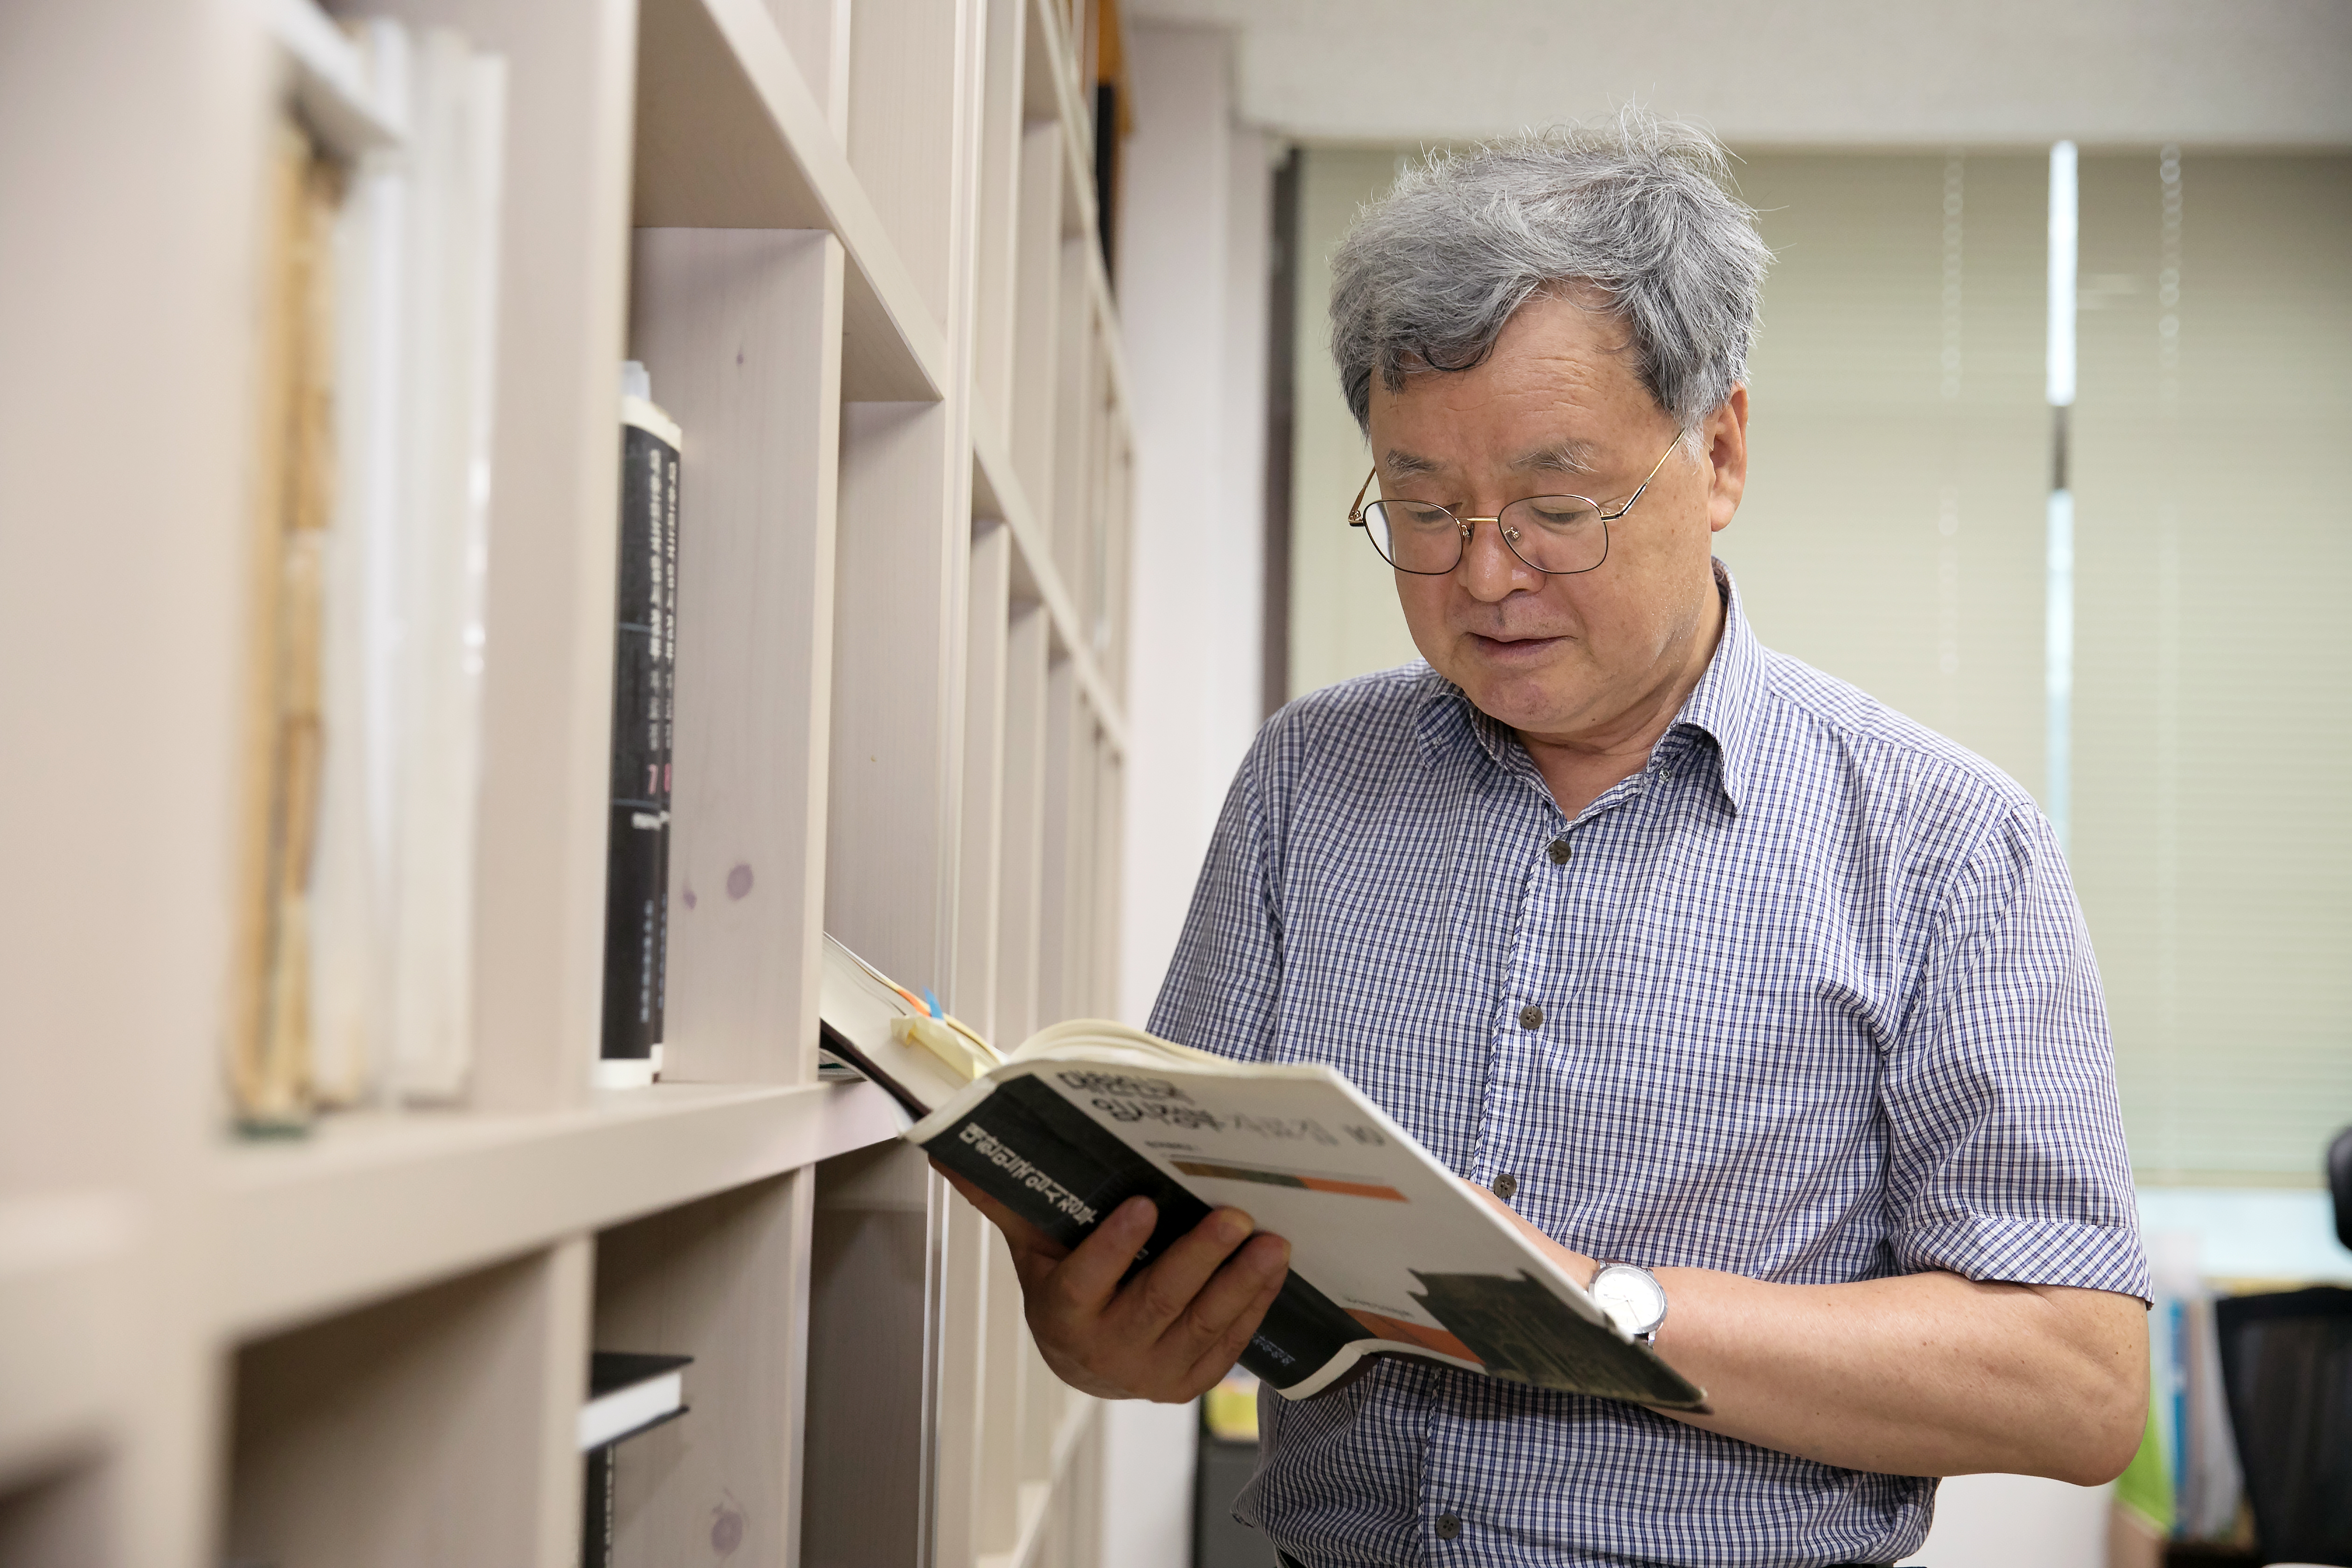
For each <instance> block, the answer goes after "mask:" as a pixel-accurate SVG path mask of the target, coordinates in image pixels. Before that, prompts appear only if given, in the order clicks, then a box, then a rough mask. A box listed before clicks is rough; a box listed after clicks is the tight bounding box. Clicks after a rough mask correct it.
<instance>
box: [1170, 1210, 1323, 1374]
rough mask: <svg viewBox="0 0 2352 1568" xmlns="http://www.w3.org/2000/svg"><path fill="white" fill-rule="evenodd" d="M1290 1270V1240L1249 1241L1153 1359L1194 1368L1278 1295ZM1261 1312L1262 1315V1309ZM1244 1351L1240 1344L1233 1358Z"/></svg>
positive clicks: (1205, 1288)
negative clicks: (1265, 1301)
mask: <svg viewBox="0 0 2352 1568" xmlns="http://www.w3.org/2000/svg"><path fill="white" fill-rule="evenodd" d="M1289 1272H1290V1244H1289V1243H1288V1242H1286V1241H1285V1240H1283V1239H1282V1237H1278V1236H1259V1237H1251V1239H1250V1241H1249V1243H1248V1244H1247V1245H1246V1246H1244V1247H1242V1249H1241V1250H1240V1251H1238V1252H1236V1253H1234V1255H1233V1257H1232V1258H1229V1259H1227V1260H1226V1262H1225V1265H1224V1267H1223V1268H1220V1269H1218V1270H1217V1272H1216V1273H1215V1274H1214V1275H1213V1276H1212V1277H1211V1278H1210V1279H1209V1282H1208V1283H1207V1284H1206V1285H1203V1286H1202V1288H1201V1289H1200V1290H1199V1291H1198V1292H1197V1293H1196V1294H1195V1295H1194V1296H1193V1298H1192V1303H1191V1305H1189V1306H1187V1307H1186V1308H1185V1309H1184V1311H1183V1313H1182V1314H1181V1316H1180V1317H1178V1318H1177V1320H1176V1321H1175V1322H1174V1323H1172V1324H1171V1325H1170V1326H1169V1329H1168V1331H1167V1332H1165V1333H1163V1334H1162V1335H1160V1341H1159V1343H1158V1344H1157V1345H1156V1346H1154V1347H1153V1348H1154V1352H1155V1356H1154V1359H1155V1360H1157V1361H1158V1362H1159V1363H1160V1365H1161V1366H1163V1367H1167V1368H1169V1369H1170V1370H1171V1371H1172V1370H1176V1369H1180V1368H1189V1367H1191V1366H1192V1364H1193V1363H1195V1362H1197V1361H1199V1360H1200V1359H1201V1358H1202V1356H1204V1355H1206V1354H1207V1353H1208V1352H1209V1351H1210V1349H1211V1348H1212V1347H1213V1346H1214V1345H1216V1344H1217V1343H1218V1342H1220V1341H1222V1340H1223V1339H1225V1338H1226V1337H1227V1336H1228V1335H1230V1334H1231V1333H1232V1331H1233V1328H1234V1323H1235V1322H1236V1321H1239V1320H1240V1319H1241V1318H1242V1317H1243V1316H1244V1314H1246V1313H1248V1312H1250V1311H1251V1310H1253V1309H1254V1308H1256V1307H1257V1302H1258V1299H1259V1298H1260V1297H1262V1296H1266V1295H1267V1292H1269V1291H1276V1292H1278V1291H1280V1290H1281V1289H1282V1281H1283V1278H1284V1276H1286V1275H1287V1274H1288V1273H1289ZM1268 1299H1269V1300H1270V1299H1271V1298H1270V1297H1269V1298H1268ZM1258 1311H1259V1315H1260V1316H1263V1315H1264V1310H1263V1309H1262V1308H1260V1309H1258ZM1253 1331H1254V1330H1253ZM1248 1342H1249V1339H1248V1335H1246V1334H1244V1336H1243V1338H1242V1344H1246V1343H1248ZM1240 1353H1241V1349H1240V1346H1239V1345H1236V1346H1235V1347H1234V1354H1235V1355H1239V1354H1240ZM1228 1364H1230V1363H1228ZM1219 1375H1220V1376H1222V1375H1223V1374H1222V1373H1220V1374H1219Z"/></svg>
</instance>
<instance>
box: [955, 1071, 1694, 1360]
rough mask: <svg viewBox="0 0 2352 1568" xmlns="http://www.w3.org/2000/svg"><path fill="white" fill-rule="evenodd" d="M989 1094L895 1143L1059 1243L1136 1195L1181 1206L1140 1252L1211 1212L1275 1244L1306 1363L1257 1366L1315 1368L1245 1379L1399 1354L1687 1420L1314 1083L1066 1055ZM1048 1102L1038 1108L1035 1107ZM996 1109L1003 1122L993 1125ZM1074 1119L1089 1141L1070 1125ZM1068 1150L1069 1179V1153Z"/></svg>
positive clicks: (1579, 1299)
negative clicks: (1287, 1262) (1046, 1203)
mask: <svg viewBox="0 0 2352 1568" xmlns="http://www.w3.org/2000/svg"><path fill="white" fill-rule="evenodd" d="M1145 1039H1146V1041H1147V1042H1148V1041H1149V1037H1145ZM988 1081H989V1082H990V1084H991V1085H992V1088H993V1092H992V1093H989V1094H987V1095H986V1096H985V1097H984V1098H974V1097H969V1096H967V1097H960V1098H959V1100H957V1101H956V1102H955V1103H953V1104H951V1105H950V1106H949V1107H947V1108H945V1109H943V1110H941V1111H940V1113H939V1114H938V1115H936V1116H934V1117H932V1118H929V1119H927V1120H926V1121H924V1122H923V1123H921V1124H919V1125H918V1127H917V1128H916V1129H915V1130H914V1131H913V1132H912V1133H910V1134H909V1136H910V1137H911V1138H913V1139H914V1140H915V1141H916V1142H922V1143H924V1144H925V1145H926V1147H928V1148H930V1149H931V1150H932V1152H933V1154H934V1157H935V1158H940V1159H941V1160H942V1162H943V1163H949V1164H950V1165H951V1166H955V1167H956V1168H959V1169H961V1168H962V1167H961V1165H960V1164H958V1162H957V1160H956V1159H951V1158H950V1157H949V1156H948V1155H947V1153H946V1152H944V1151H945V1150H946V1149H947V1148H948V1147H949V1145H950V1144H957V1143H960V1144H961V1147H959V1148H958V1149H957V1151H956V1152H957V1154H958V1155H959V1156H961V1157H962V1158H964V1159H967V1160H969V1159H971V1156H972V1155H973V1154H974V1153H975V1152H977V1153H978V1154H980V1155H981V1156H982V1157H983V1158H984V1160H985V1161H990V1162H993V1163H994V1164H993V1170H992V1173H1003V1172H1007V1171H1011V1172H1014V1173H1019V1174H1022V1175H1023V1176H1024V1179H1026V1180H1029V1181H1032V1182H1041V1183H1044V1184H1045V1186H1046V1187H1047V1188H1049V1189H1050V1191H1049V1192H1048V1193H1047V1194H1046V1195H1047V1196H1048V1198H1049V1199H1050V1200H1051V1201H1052V1202H1053V1203H1055V1204H1057V1205H1060V1208H1059V1212H1060V1215H1062V1217H1063V1219H1064V1221H1065V1223H1066V1226H1067V1228H1068V1229H1069V1230H1070V1232H1071V1238H1072V1239H1075V1238H1076V1237H1078V1236H1082V1235H1083V1234H1084V1233H1085V1232H1087V1231H1089V1230H1091V1229H1092V1228H1093V1226H1094V1225H1095V1224H1096V1223H1097V1222H1098V1221H1099V1219H1100V1217H1101V1215H1103V1214H1107V1213H1108V1210H1109V1208H1110V1207H1112V1206H1115V1205H1116V1204H1117V1203H1118V1202H1119V1201H1122V1200H1123V1199H1124V1198H1125V1197H1126V1196H1127V1195H1128V1194H1129V1192H1132V1191H1147V1192H1150V1193H1151V1194H1152V1195H1153V1196H1154V1197H1155V1199H1158V1200H1160V1201H1161V1204H1162V1207H1163V1209H1166V1208H1167V1207H1168V1206H1169V1205H1168V1204H1167V1202H1166V1200H1165V1199H1164V1198H1162V1197H1161V1194H1163V1193H1166V1192H1168V1191H1170V1190H1171V1189H1172V1190H1181V1193H1182V1194H1186V1195H1187V1197H1188V1199H1189V1200H1190V1201H1188V1202H1187V1203H1185V1204H1184V1205H1182V1206H1183V1208H1184V1211H1185V1217H1183V1218H1181V1228H1180V1222H1179V1218H1178V1216H1177V1215H1173V1214H1168V1215H1163V1220H1164V1221H1165V1222H1167V1223H1164V1224H1163V1226H1162V1229H1163V1231H1167V1232H1170V1234H1166V1235H1160V1234H1155V1236H1154V1237H1153V1247H1152V1250H1157V1249H1158V1248H1159V1247H1165V1246H1166V1245H1168V1244H1169V1243H1170V1242H1171V1241H1172V1240H1173V1239H1174V1236H1175V1235H1177V1234H1181V1230H1182V1229H1189V1228H1190V1226H1191V1225H1192V1224H1193V1223H1196V1222H1197V1219H1198V1218H1199V1216H1200V1215H1203V1214H1205V1213H1206V1212H1207V1210H1208V1209H1209V1208H1211V1207H1215V1206H1220V1205H1233V1206H1234V1207H1237V1208H1241V1209H1244V1210H1245V1211H1247V1212H1248V1213H1249V1215H1251V1217H1252V1218H1253V1220H1254V1221H1255V1223H1256V1226H1257V1228H1258V1229H1259V1230H1260V1231H1263V1232H1270V1233H1272V1234H1274V1235H1277V1236H1280V1237H1284V1238H1285V1239H1286V1240H1287V1241H1288V1242H1289V1243H1290V1247H1291V1274H1292V1279H1293V1282H1294V1283H1295V1284H1299V1285H1302V1286H1304V1287H1307V1289H1306V1290H1305V1291H1304V1294H1305V1295H1306V1296H1309V1297H1312V1298H1314V1300H1312V1301H1308V1302H1306V1303H1305V1304H1304V1305H1302V1307H1301V1309H1300V1310H1301V1314H1302V1323H1306V1324H1311V1329H1312V1331H1311V1332H1309V1333H1307V1338H1306V1344H1307V1349H1306V1350H1305V1351H1303V1352H1302V1351H1301V1349H1300V1346H1299V1345H1298V1344H1285V1343H1281V1342H1275V1343H1271V1344H1270V1345H1268V1346H1265V1347H1258V1348H1259V1349H1260V1352H1261V1356H1260V1360H1263V1359H1265V1357H1267V1356H1271V1357H1272V1358H1273V1359H1274V1360H1275V1361H1276V1363H1281V1361H1282V1357H1283V1356H1284V1355H1286V1354H1287V1355H1290V1356H1291V1357H1293V1358H1294V1359H1297V1358H1298V1357H1299V1356H1301V1355H1302V1354H1303V1355H1308V1356H1313V1357H1315V1358H1316V1359H1317V1362H1318V1364H1316V1365H1314V1366H1312V1367H1311V1368H1306V1367H1302V1368H1297V1369H1291V1370H1294V1372H1295V1374H1294V1375H1290V1376H1284V1375H1279V1374H1278V1373H1277V1374H1269V1373H1266V1371H1265V1368H1264V1367H1263V1366H1262V1365H1260V1364H1258V1363H1257V1362H1255V1361H1252V1362H1251V1365H1252V1370H1253V1371H1257V1372H1259V1373H1260V1375H1262V1376H1268V1377H1269V1381H1272V1382H1274V1383H1275V1384H1276V1386H1277V1387H1280V1388H1282V1389H1283V1390H1284V1392H1286V1393H1287V1394H1292V1395H1293V1396H1298V1395H1301V1394H1311V1393H1313V1392H1315V1391H1316V1390H1317V1389H1319V1388H1321V1387H1324V1386H1328V1384H1329V1383H1330V1382H1331V1381H1333V1380H1334V1379H1336V1378H1337V1377H1338V1376H1339V1374H1340V1373H1342V1372H1344V1371H1345V1370H1346V1369H1347V1368H1348V1367H1349V1366H1351V1365H1352V1364H1353V1363H1355V1362H1356V1361H1357V1360H1360V1358H1361V1356H1362V1355H1364V1354H1367V1353H1381V1352H1391V1351H1405V1352H1412V1353H1416V1354H1422V1355H1426V1356H1431V1357H1434V1358H1438V1359H1443V1360H1446V1361H1450V1362H1453V1363H1457V1364H1460V1365H1463V1366H1466V1367H1471V1368H1475V1369H1476V1370H1480V1371H1484V1372H1486V1373H1489V1374H1490V1375H1493V1376H1496V1377H1501V1378H1505V1379H1507V1380H1512V1381H1520V1382H1528V1383H1533V1384H1540V1385H1542V1386H1546V1387H1552V1388H1566V1389H1574V1390H1578V1391H1581V1392H1585V1393H1591V1394H1603V1395H1606V1396H1609V1397H1614V1398H1627V1399H1636V1400H1640V1401H1643V1402H1644V1403H1651V1404H1663V1405H1677V1406H1692V1405H1697V1404H1698V1403H1699V1402H1700V1400H1701V1398H1702V1397H1703V1396H1702V1395H1701V1394H1699V1391H1698V1390H1696V1388H1694V1387H1692V1386H1691V1385H1690V1384H1688V1383H1686V1382H1685V1381H1684V1380H1683V1379H1682V1378H1680V1377H1679V1376H1677V1375H1675V1373H1673V1372H1672V1371H1671V1370H1670V1369H1669V1368H1667V1367H1666V1366H1665V1365H1664V1363H1662V1362H1659V1361H1658V1360H1657V1359H1656V1358H1655V1356H1654V1354H1652V1353H1651V1352H1649V1351H1647V1350H1646V1349H1644V1348H1642V1347H1638V1346H1635V1345H1633V1343H1632V1342H1630V1341H1628V1340H1627V1339H1626V1338H1625V1336H1624V1335H1623V1334H1622V1333H1621V1332H1619V1331H1618V1330H1617V1329H1616V1328H1615V1327H1614V1326H1613V1325H1612V1324H1610V1323H1609V1322H1608V1321H1606V1319H1605V1318H1604V1317H1603V1316H1602V1314H1601V1311H1600V1310H1599V1308H1597V1307H1596V1306H1595V1305H1594V1304H1593V1303H1592V1301H1591V1298H1589V1297H1588V1296H1586V1295H1585V1293H1584V1292H1583V1290H1582V1289H1580V1288H1579V1287H1578V1286H1577V1284H1576V1283H1575V1282H1574V1281H1573V1280H1571V1279H1569V1278H1568V1276H1567V1275H1566V1274H1565V1272H1563V1271H1562V1270H1561V1269H1560V1268H1559V1267H1558V1266H1557V1265H1555V1264H1554V1263H1553V1262H1552V1261H1551V1259H1550V1258H1549V1257H1547V1256H1546V1255H1545V1254H1543V1253H1542V1252H1540V1251H1538V1249H1537V1248H1536V1247H1533V1246H1532V1245H1530V1244H1529V1243H1528V1240H1527V1239H1526V1238H1525V1237H1523V1236H1521V1235H1520V1234H1519V1232H1518V1231H1517V1229H1516V1228H1514V1227H1513V1226H1511V1224H1510V1223H1509V1222H1508V1221H1507V1219H1505V1218H1504V1217H1503V1216H1502V1215H1499V1214H1497V1213H1496V1212H1495V1211H1494V1210H1493V1209H1491V1208H1490V1207H1488V1206H1487V1205H1486V1202H1485V1201H1484V1200H1483V1199H1482V1198H1480V1197H1479V1196H1478V1195H1477V1194H1476V1193H1475V1190H1474V1189H1472V1188H1471V1187H1470V1186H1469V1184H1466V1183H1465V1182H1463V1181H1462V1180H1460V1179H1459V1178H1458V1177H1455V1176H1454V1175H1453V1174H1452V1173H1449V1172H1447V1171H1446V1170H1445V1169H1444V1167H1442V1166H1441V1165H1439V1164H1438V1163H1436V1162H1435V1161H1434V1160H1433V1159H1432V1158H1431V1157H1430V1156H1429V1155H1428V1154H1427V1152H1425V1151H1423V1149H1422V1148H1421V1147H1420V1145H1419V1144H1418V1143H1417V1142H1414V1141H1413V1139H1412V1136H1411V1135H1410V1134H1409V1133H1407V1132H1406V1131H1404V1130H1403V1129H1402V1128H1401V1127H1399V1126H1397V1125H1396V1123H1395V1122H1393V1121H1391V1120H1390V1119H1389V1117H1388V1116H1387V1115H1386V1114H1385V1113H1383V1112H1382V1111H1381V1110H1380V1108H1379V1107H1378V1106H1376V1105H1373V1104H1372V1103H1371V1102H1370V1100H1366V1099H1365V1098H1364V1097H1363V1096H1362V1095H1361V1094H1360V1093H1359V1092H1358V1091H1357V1090H1356V1089H1354V1087H1353V1086H1352V1085H1350V1084H1349V1083H1348V1081H1347V1079H1345V1078H1344V1077H1342V1076H1341V1075H1340V1074H1339V1073H1337V1072H1335V1071H1333V1070H1332V1069H1331V1068H1325V1067H1309V1066H1283V1065H1269V1066H1258V1065H1250V1064H1239V1063H1233V1062H1228V1061H1224V1060H1223V1059H1221V1058H1202V1059H1201V1060H1199V1061H1193V1060H1183V1059H1180V1058H1177V1057H1175V1056H1174V1055H1172V1054H1169V1053H1155V1052H1153V1051H1151V1050H1150V1049H1149V1048H1148V1046H1147V1047H1136V1046H1131V1045H1123V1046H1118V1047H1112V1048H1103V1047H1100V1046H1096V1047H1089V1046H1086V1045H1081V1044H1078V1043H1076V1042H1074V1041H1068V1040H1065V1041H1063V1042H1061V1043H1060V1044H1059V1045H1058V1046H1056V1047H1054V1048H1051V1049H1048V1050H1045V1051H1036V1050H1032V1049H1031V1048H1030V1047H1024V1050H1023V1052H1022V1053H1021V1059H1019V1060H1016V1061H1015V1062H1014V1063H1013V1064H1012V1065H1010V1066H1008V1067H1006V1068H1001V1069H999V1070H998V1071H997V1072H995V1073H993V1074H992V1075H990V1079H989V1080H988ZM976 1087H977V1086H976ZM1047 1089H1049V1090H1050V1091H1051V1095H1052V1100H1053V1101H1054V1102H1055V1103H1053V1104H1052V1105H1050V1106H1049V1105H1046V1104H1045V1103H1043V1101H1044V1099H1045V1097H1044V1096H1042V1095H1041V1094H1040V1093H1039V1092H1038V1091H1039V1090H1047ZM1012 1090H1018V1091H1019V1092H1018V1093H1017V1095H1015V1094H1009V1093H1008V1091H1012ZM1013 1099H1017V1100H1018V1101H1019V1102H1020V1103H1019V1106H1018V1107H1017V1108H1016V1107H1015V1106H1013V1105H1012V1104H1005V1105H1001V1106H997V1107H996V1108H995V1109H994V1110H991V1106H992V1103H993V1102H995V1101H997V1100H1013ZM1016 1111H1017V1115H1016ZM1072 1112H1076V1115H1077V1117H1082V1118H1083V1119H1084V1122H1085V1124H1087V1131H1091V1132H1092V1133H1093V1136H1092V1137H1088V1136H1087V1135H1086V1131H1078V1130H1074V1129H1072V1128H1071V1127H1070V1126H1069V1125H1068V1122H1069V1121H1073V1120H1076V1118H1073V1117H1072V1116H1071V1113H1072ZM942 1135H947V1136H942ZM1079 1146H1086V1147H1087V1149H1088V1157H1087V1160H1085V1161H1083V1162H1080V1161H1074V1160H1073V1159H1072V1157H1071V1154H1070V1153H1069V1152H1066V1151H1070V1150H1074V1149H1076V1148H1078V1147H1079ZM1121 1160H1124V1161H1126V1162H1129V1163H1138V1164H1141V1165H1146V1166H1149V1167H1150V1171H1151V1173H1152V1175H1153V1176H1154V1177H1156V1178H1158V1179H1157V1180H1155V1181H1150V1182H1144V1181H1139V1180H1138V1179H1137V1177H1136V1175H1135V1173H1133V1172H1132V1171H1130V1172H1129V1173H1128V1174H1127V1175H1126V1176H1125V1178H1124V1179H1123V1184H1122V1183H1121V1181H1120V1179H1118V1178H1116V1177H1115V1176H1114V1173H1113V1172H1112V1170H1111V1167H1112V1166H1113V1165H1114V1164H1116V1163H1118V1162H1119V1161H1121ZM975 1179H980V1178H979V1177H977V1176H976V1177H975ZM983 1184H986V1183H985V1182H984V1183H983ZM1017 1206H1020V1205H1016V1207H1017ZM1048 1228H1049V1229H1051V1228H1054V1227H1053V1226H1048ZM1286 1294H1287V1292H1286ZM1335 1318H1336V1320H1337V1321H1335ZM1270 1321H1271V1320H1270ZM1278 1339H1279V1336H1276V1340H1277V1341H1278ZM1334 1339H1341V1340H1345V1341H1347V1343H1346V1344H1344V1345H1337V1346H1335V1345H1333V1344H1332V1343H1331V1342H1332V1341H1333V1340H1334ZM1244 1360H1245V1361H1251V1358H1247V1357H1245V1358H1244Z"/></svg>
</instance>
